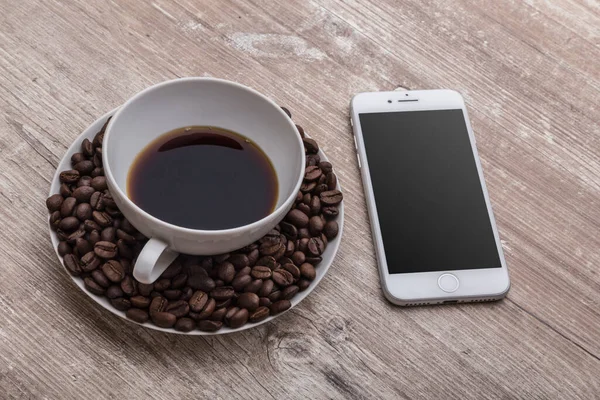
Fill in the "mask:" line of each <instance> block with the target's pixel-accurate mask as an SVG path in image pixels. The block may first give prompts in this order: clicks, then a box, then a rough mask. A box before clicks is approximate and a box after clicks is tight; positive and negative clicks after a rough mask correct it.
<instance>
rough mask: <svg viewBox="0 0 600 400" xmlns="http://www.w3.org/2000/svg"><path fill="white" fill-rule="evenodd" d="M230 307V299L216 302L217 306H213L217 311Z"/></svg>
mask: <svg viewBox="0 0 600 400" xmlns="http://www.w3.org/2000/svg"><path fill="white" fill-rule="evenodd" d="M230 305H231V299H227V300H223V301H219V302H217V304H216V305H215V308H216V309H217V310H218V309H219V308H223V307H225V308H227V307H229V306H230ZM213 314H214V313H213Z"/></svg>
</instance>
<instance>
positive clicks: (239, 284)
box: [231, 273, 252, 292]
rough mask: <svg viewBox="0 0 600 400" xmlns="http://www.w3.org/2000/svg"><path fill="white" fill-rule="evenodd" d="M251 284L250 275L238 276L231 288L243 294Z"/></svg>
mask: <svg viewBox="0 0 600 400" xmlns="http://www.w3.org/2000/svg"><path fill="white" fill-rule="evenodd" d="M250 282H252V277H251V276H250V275H240V274H239V273H238V275H237V276H236V277H235V278H234V279H233V281H232V282H231V286H232V287H233V289H234V290H235V291H236V292H241V291H242V290H243V289H244V288H245V287H246V286H247V285H248V284H249V283H250Z"/></svg>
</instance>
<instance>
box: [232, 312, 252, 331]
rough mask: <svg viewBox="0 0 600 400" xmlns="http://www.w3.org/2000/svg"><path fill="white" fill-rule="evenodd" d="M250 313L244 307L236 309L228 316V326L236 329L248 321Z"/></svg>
mask: <svg viewBox="0 0 600 400" xmlns="http://www.w3.org/2000/svg"><path fill="white" fill-rule="evenodd" d="M249 316H250V313H249V312H248V310H246V309H245V308H242V309H240V310H238V311H237V312H236V313H235V314H234V315H233V316H231V318H229V327H230V328H231V329H237V328H239V327H241V326H242V325H244V324H245V323H246V322H248V317H249Z"/></svg>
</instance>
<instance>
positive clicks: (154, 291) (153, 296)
mask: <svg viewBox="0 0 600 400" xmlns="http://www.w3.org/2000/svg"><path fill="white" fill-rule="evenodd" d="M125 279H127V278H125ZM161 296H162V293H160V292H157V291H156V290H153V291H152V292H150V298H151V299H153V298H155V297H161Z"/></svg>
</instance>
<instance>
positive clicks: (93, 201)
mask: <svg viewBox="0 0 600 400" xmlns="http://www.w3.org/2000/svg"><path fill="white" fill-rule="evenodd" d="M90 206H91V207H92V208H93V209H94V210H96V211H102V210H104V195H103V194H102V193H100V192H94V193H92V197H90Z"/></svg>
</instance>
